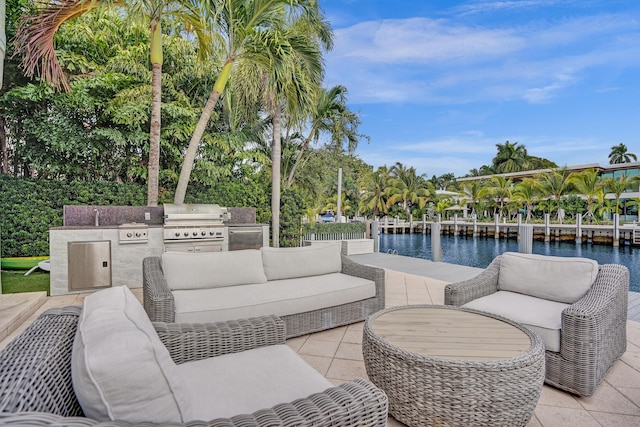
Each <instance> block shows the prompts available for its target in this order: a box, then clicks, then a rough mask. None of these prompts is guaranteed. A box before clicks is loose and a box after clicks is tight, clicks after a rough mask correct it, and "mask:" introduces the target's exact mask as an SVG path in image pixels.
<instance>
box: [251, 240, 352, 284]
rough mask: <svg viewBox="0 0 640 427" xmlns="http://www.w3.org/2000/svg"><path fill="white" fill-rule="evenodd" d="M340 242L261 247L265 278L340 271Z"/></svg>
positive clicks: (276, 278) (279, 278)
mask: <svg viewBox="0 0 640 427" xmlns="http://www.w3.org/2000/svg"><path fill="white" fill-rule="evenodd" d="M341 249H342V245H341V243H340V242H337V243H327V244H320V245H313V246H303V247H299V248H267V247H263V248H261V249H260V250H261V251H262V262H263V264H264V272H265V275H266V276H267V280H281V279H293V278H295V277H305V276H319V275H321V274H329V273H339V272H341V271H342V256H341V255H340V251H341Z"/></svg>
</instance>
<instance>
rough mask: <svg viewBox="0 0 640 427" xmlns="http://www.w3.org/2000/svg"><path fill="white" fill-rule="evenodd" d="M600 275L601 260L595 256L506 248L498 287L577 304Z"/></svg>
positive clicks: (501, 263)
mask: <svg viewBox="0 0 640 427" xmlns="http://www.w3.org/2000/svg"><path fill="white" fill-rule="evenodd" d="M597 275H598V263H597V262H596V261H594V260H592V259H588V258H577V257H575V258H574V257H554V256H545V255H535V254H521V253H516V252H506V253H504V254H503V255H502V257H501V259H500V275H499V276H498V289H499V290H501V291H511V292H518V293H521V294H525V295H531V296H532V297H538V298H544V299H546V300H549V301H557V302H562V303H566V304H573V303H574V302H576V301H578V300H579V299H580V298H582V297H583V296H584V295H585V294H586V293H587V291H588V290H589V288H591V285H593V282H595V280H596V276H597Z"/></svg>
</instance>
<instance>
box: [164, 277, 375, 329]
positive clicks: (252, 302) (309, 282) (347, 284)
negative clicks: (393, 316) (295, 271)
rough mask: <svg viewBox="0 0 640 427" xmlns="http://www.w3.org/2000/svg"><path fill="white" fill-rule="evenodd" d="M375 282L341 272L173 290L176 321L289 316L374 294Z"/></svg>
mask: <svg viewBox="0 0 640 427" xmlns="http://www.w3.org/2000/svg"><path fill="white" fill-rule="evenodd" d="M375 295H376V287H375V283H374V282H373V281H371V280H368V279H362V278H360V277H355V276H349V275H347V274H342V273H332V274H325V275H322V276H309V277H299V278H296V279H286V280H274V281H269V282H267V283H266V284H261V285H244V286H230V287H227V288H212V289H197V290H189V291H173V298H174V301H175V307H176V318H175V321H176V322H187V323H199V322H216V321H221V320H233V319H240V318H246V317H253V316H262V315H269V314H275V315H277V316H286V315H290V314H296V313H304V312H307V311H311V310H317V309H321V308H326V307H333V306H336V305H342V304H346V303H350V302H355V301H360V300H363V299H367V298H372V297H374V296H375Z"/></svg>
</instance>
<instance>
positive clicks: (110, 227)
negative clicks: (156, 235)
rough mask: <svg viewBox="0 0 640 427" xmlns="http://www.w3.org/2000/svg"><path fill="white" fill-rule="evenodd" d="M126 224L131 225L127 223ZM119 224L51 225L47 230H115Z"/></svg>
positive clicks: (152, 225) (149, 225) (158, 226)
mask: <svg viewBox="0 0 640 427" xmlns="http://www.w3.org/2000/svg"><path fill="white" fill-rule="evenodd" d="M127 225H131V223H128V224H127ZM140 225H141V226H143V225H146V226H148V227H149V228H162V227H163V226H162V225H157V224H140ZM119 227H120V226H119V225H99V226H97V227H96V226H95V225H64V226H62V227H51V228H49V230H117V229H118V228H119Z"/></svg>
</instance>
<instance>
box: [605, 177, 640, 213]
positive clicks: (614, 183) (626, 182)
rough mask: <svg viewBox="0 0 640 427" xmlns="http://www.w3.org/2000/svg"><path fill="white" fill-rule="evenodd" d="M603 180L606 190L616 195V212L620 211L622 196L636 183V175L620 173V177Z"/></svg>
mask: <svg viewBox="0 0 640 427" xmlns="http://www.w3.org/2000/svg"><path fill="white" fill-rule="evenodd" d="M603 182H604V188H605V191H607V192H609V193H613V195H614V197H615V205H614V213H620V196H621V195H622V193H624V192H625V191H627V190H629V189H630V188H631V187H632V186H633V185H634V184H635V177H630V176H627V175H620V177H619V178H618V179H615V178H604V179H603Z"/></svg>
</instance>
